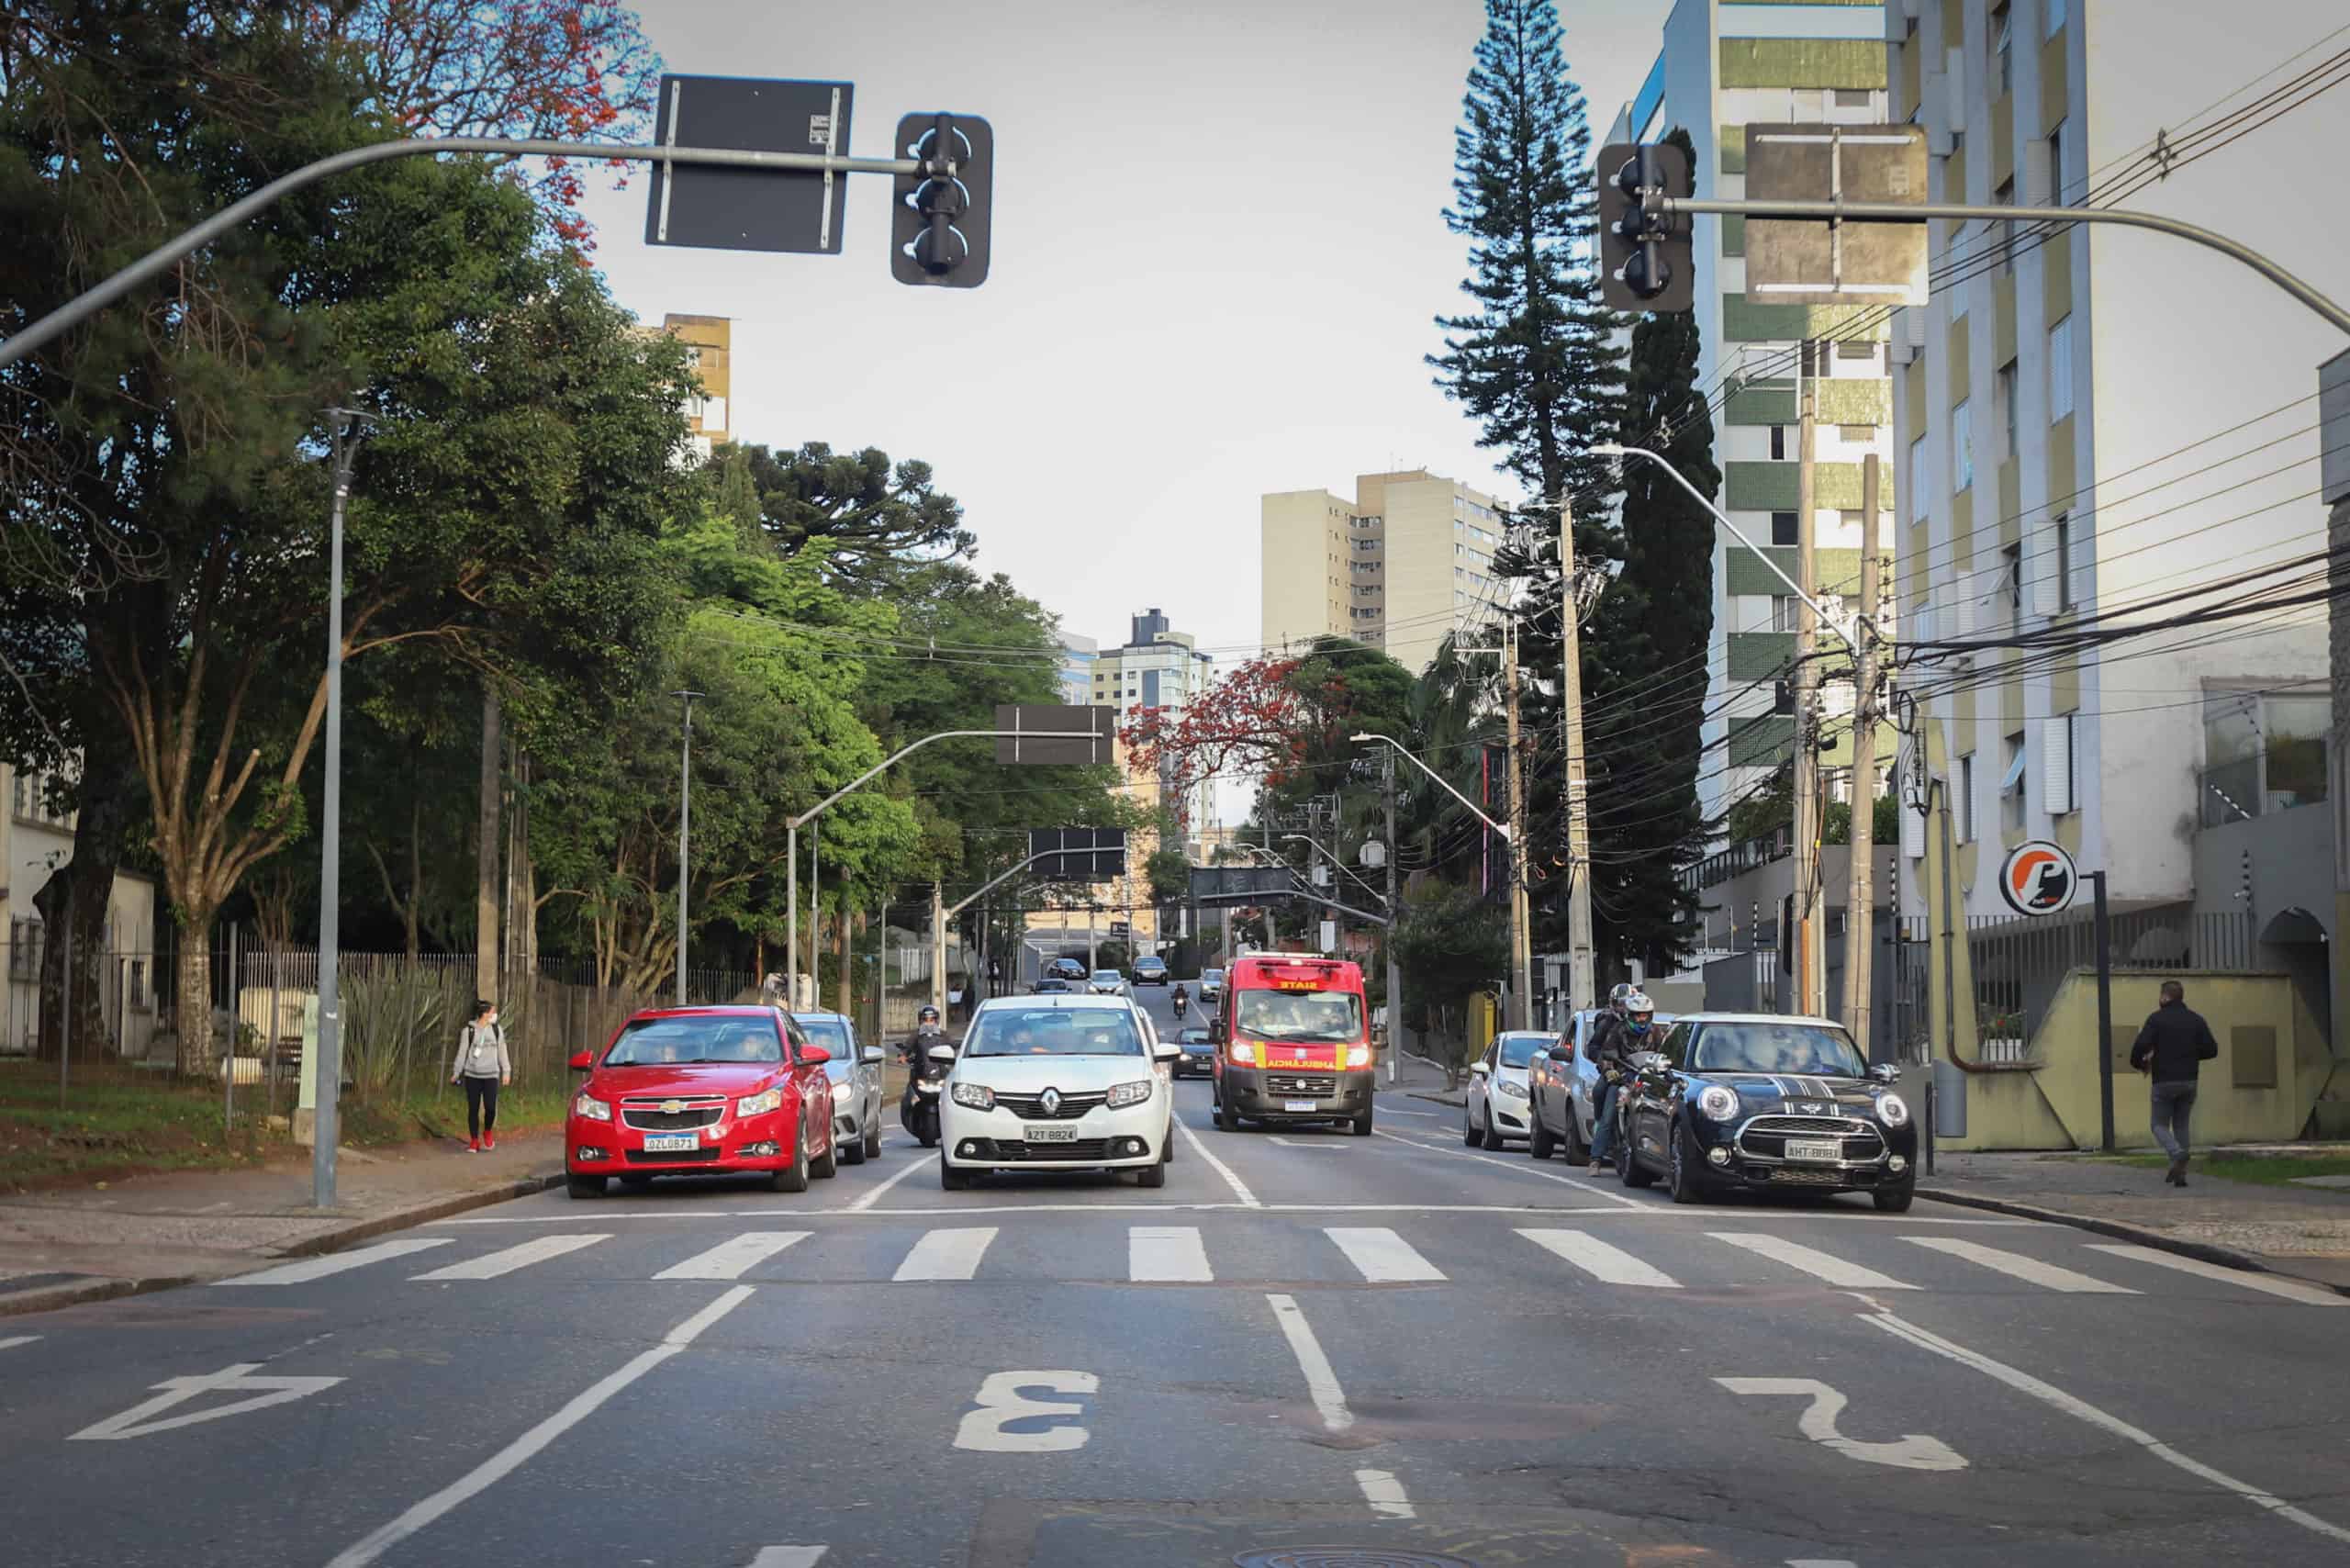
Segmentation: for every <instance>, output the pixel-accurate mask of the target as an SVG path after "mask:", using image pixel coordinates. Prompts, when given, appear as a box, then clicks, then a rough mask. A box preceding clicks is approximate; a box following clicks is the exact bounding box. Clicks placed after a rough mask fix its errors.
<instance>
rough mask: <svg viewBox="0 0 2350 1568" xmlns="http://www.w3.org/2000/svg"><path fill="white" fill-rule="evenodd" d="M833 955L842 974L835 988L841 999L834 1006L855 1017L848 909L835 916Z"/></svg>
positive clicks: (845, 1016)
mask: <svg viewBox="0 0 2350 1568" xmlns="http://www.w3.org/2000/svg"><path fill="white" fill-rule="evenodd" d="M833 956H834V962H835V963H836V964H837V966H838V969H839V974H840V984H839V985H838V986H836V987H835V988H834V991H835V992H836V993H837V995H838V996H839V998H840V1000H839V1001H838V1002H835V1003H834V1008H835V1010H836V1011H838V1012H839V1014H840V1015H841V1016H842V1017H844V1018H854V1017H856V1012H855V1011H854V1009H855V1006H856V1002H855V1000H854V998H853V997H852V996H851V994H850V989H851V975H850V971H849V961H848V957H849V950H848V911H846V910H842V911H841V912H840V913H838V914H837V915H835V916H834V918H833Z"/></svg>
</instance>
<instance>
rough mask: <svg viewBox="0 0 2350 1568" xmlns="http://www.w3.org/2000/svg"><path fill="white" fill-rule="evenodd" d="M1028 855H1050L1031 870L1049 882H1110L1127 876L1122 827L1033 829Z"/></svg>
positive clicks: (1029, 833)
mask: <svg viewBox="0 0 2350 1568" xmlns="http://www.w3.org/2000/svg"><path fill="white" fill-rule="evenodd" d="M1028 853H1029V854H1031V855H1046V856H1050V857H1051V858H1050V859H1046V860H1039V861H1037V862H1036V864H1035V866H1033V867H1031V868H1030V869H1031V870H1032V871H1034V872H1035V874H1036V875H1037V876H1038V877H1041V878H1043V879H1045V880H1046V881H1051V882H1113V881H1116V880H1117V879H1119V878H1120V877H1123V876H1125V874H1126V830H1125V828H1122V827H1032V828H1030V829H1029V830H1028Z"/></svg>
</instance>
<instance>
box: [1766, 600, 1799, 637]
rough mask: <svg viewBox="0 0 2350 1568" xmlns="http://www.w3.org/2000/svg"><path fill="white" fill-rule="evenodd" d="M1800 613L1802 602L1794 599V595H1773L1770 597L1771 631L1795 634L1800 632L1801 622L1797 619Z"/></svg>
mask: <svg viewBox="0 0 2350 1568" xmlns="http://www.w3.org/2000/svg"><path fill="white" fill-rule="evenodd" d="M1802 613H1803V601H1802V600H1800V599H1796V596H1795V595H1793V594H1791V593H1780V594H1773V595H1772V596H1771V630H1772V631H1774V632H1796V631H1800V630H1802V627H1803V622H1801V620H1800V619H1798V618H1799V617H1800V616H1801V615H1802Z"/></svg>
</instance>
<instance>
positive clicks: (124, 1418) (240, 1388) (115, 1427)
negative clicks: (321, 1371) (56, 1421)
mask: <svg viewBox="0 0 2350 1568" xmlns="http://www.w3.org/2000/svg"><path fill="white" fill-rule="evenodd" d="M261 1368H262V1363H261V1362H259V1361H239V1362H237V1363H236V1364H235V1365H234V1366H229V1367H224V1368H222V1369H221V1370H220V1371H218V1372H207V1373H205V1374H204V1375H203V1376H201V1377H167V1378H165V1379H164V1380H163V1381H162V1382H161V1383H155V1384H153V1385H152V1386H154V1387H156V1388H158V1389H161V1390H162V1393H160V1394H156V1396H155V1397H154V1398H152V1399H149V1400H144V1401H142V1402H140V1404H137V1405H134V1406H131V1407H130V1408H129V1409H128V1410H125V1411H124V1412H123V1413H122V1414H121V1415H119V1416H109V1417H106V1419H105V1420H103V1421H100V1422H98V1423H97V1424H96V1425H95V1426H90V1427H84V1428H82V1429H81V1430H80V1431H78V1432H76V1433H74V1434H73V1436H72V1437H70V1438H68V1439H65V1440H66V1441H67V1442H69V1443H76V1442H102V1441H106V1440H110V1439H123V1438H143V1437H147V1436H149V1435H151V1434H152V1433H155V1432H168V1431H173V1430H174V1429H176V1428H181V1427H193V1426H195V1425H196V1423H198V1422H199V1421H217V1420H218V1419H219V1418H220V1417H223V1416H241V1415H243V1414H244V1413H245V1412H246V1411H248V1410H263V1409H266V1408H268V1407H269V1406H273V1405H287V1404H291V1403H292V1402H293V1401H295V1400H297V1399H306V1398H308V1397H309V1396H310V1395H311V1394H318V1393H320V1392H322V1391H324V1390H326V1389H330V1388H332V1387H333V1386H334V1385H335V1384H336V1383H341V1381H342V1379H341V1378H339V1377H255V1376H253V1375H252V1374H253V1373H255V1372H259V1371H261ZM240 1393H241V1394H244V1395H245V1397H244V1398H242V1399H232V1400H230V1401H229V1403H228V1404H226V1405H213V1406H207V1407H206V1408H204V1409H202V1410H198V1411H197V1412H196V1414H194V1415H192V1416H173V1417H171V1418H170V1419H169V1420H164V1421H156V1420H151V1419H149V1417H153V1416H160V1415H162V1413H163V1412H164V1411H166V1410H169V1409H170V1408H172V1406H174V1405H185V1403H187V1402H188V1401H189V1400H191V1399H194V1398H196V1397H197V1396H199V1395H201V1394H240Z"/></svg>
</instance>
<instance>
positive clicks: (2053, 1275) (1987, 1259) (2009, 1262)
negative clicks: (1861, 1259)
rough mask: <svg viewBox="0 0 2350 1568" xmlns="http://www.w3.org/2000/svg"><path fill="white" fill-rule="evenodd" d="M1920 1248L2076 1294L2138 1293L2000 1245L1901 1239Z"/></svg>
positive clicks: (1928, 1238)
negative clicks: (1986, 1245)
mask: <svg viewBox="0 0 2350 1568" xmlns="http://www.w3.org/2000/svg"><path fill="white" fill-rule="evenodd" d="M1901 1239H1902V1240H1904V1241H1907V1242H1908V1243H1910V1244H1911V1245H1912V1246H1916V1247H1925V1248H1930V1249H1932V1250H1934V1251H1936V1252H1943V1253H1947V1254H1949V1255H1950V1256H1951V1257H1953V1258H1964V1260H1966V1261H1968V1262H1970V1263H1979V1264H1981V1265H1982V1266H1983V1267H1984V1268H1986V1269H1995V1270H1997V1271H1998V1272H2000V1273H2002V1274H2007V1275H2010V1276H2012V1277H2013V1278H2016V1279H2019V1280H2021V1281H2023V1282H2025V1283H2026V1284H2033V1285H2041V1286H2043V1287H2045V1288H2046V1289H2049V1290H2052V1291H2064V1292H2065V1293H2067V1294H2073V1295H2136V1294H2138V1293H2137V1292H2136V1291H2133V1290H2132V1289H2131V1288H2130V1287H2129V1286H2127V1285H2116V1284H2109V1283H2107V1282H2105V1281H2103V1280H2099V1279H2093V1278H2091V1277H2090V1276H2089V1275H2087V1274H2083V1273H2077V1272H2076V1271H2073V1270H2071V1269H2065V1268H2060V1267H2058V1266H2057V1265H2056V1264H2054V1263H2043V1262H2042V1261H2041V1260H2039V1259H2037V1258H2027V1257H2025V1256H2024V1255H2023V1254H2022V1253H2020V1252H2003V1251H2001V1250H2000V1249H1997V1248H1996V1247H1985V1246H1982V1245H1980V1244H1979V1243H1976V1242H1973V1241H1960V1240H1956V1239H1954V1238H1951V1237H1947V1236H1905V1237H1903V1238H1901Z"/></svg>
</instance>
